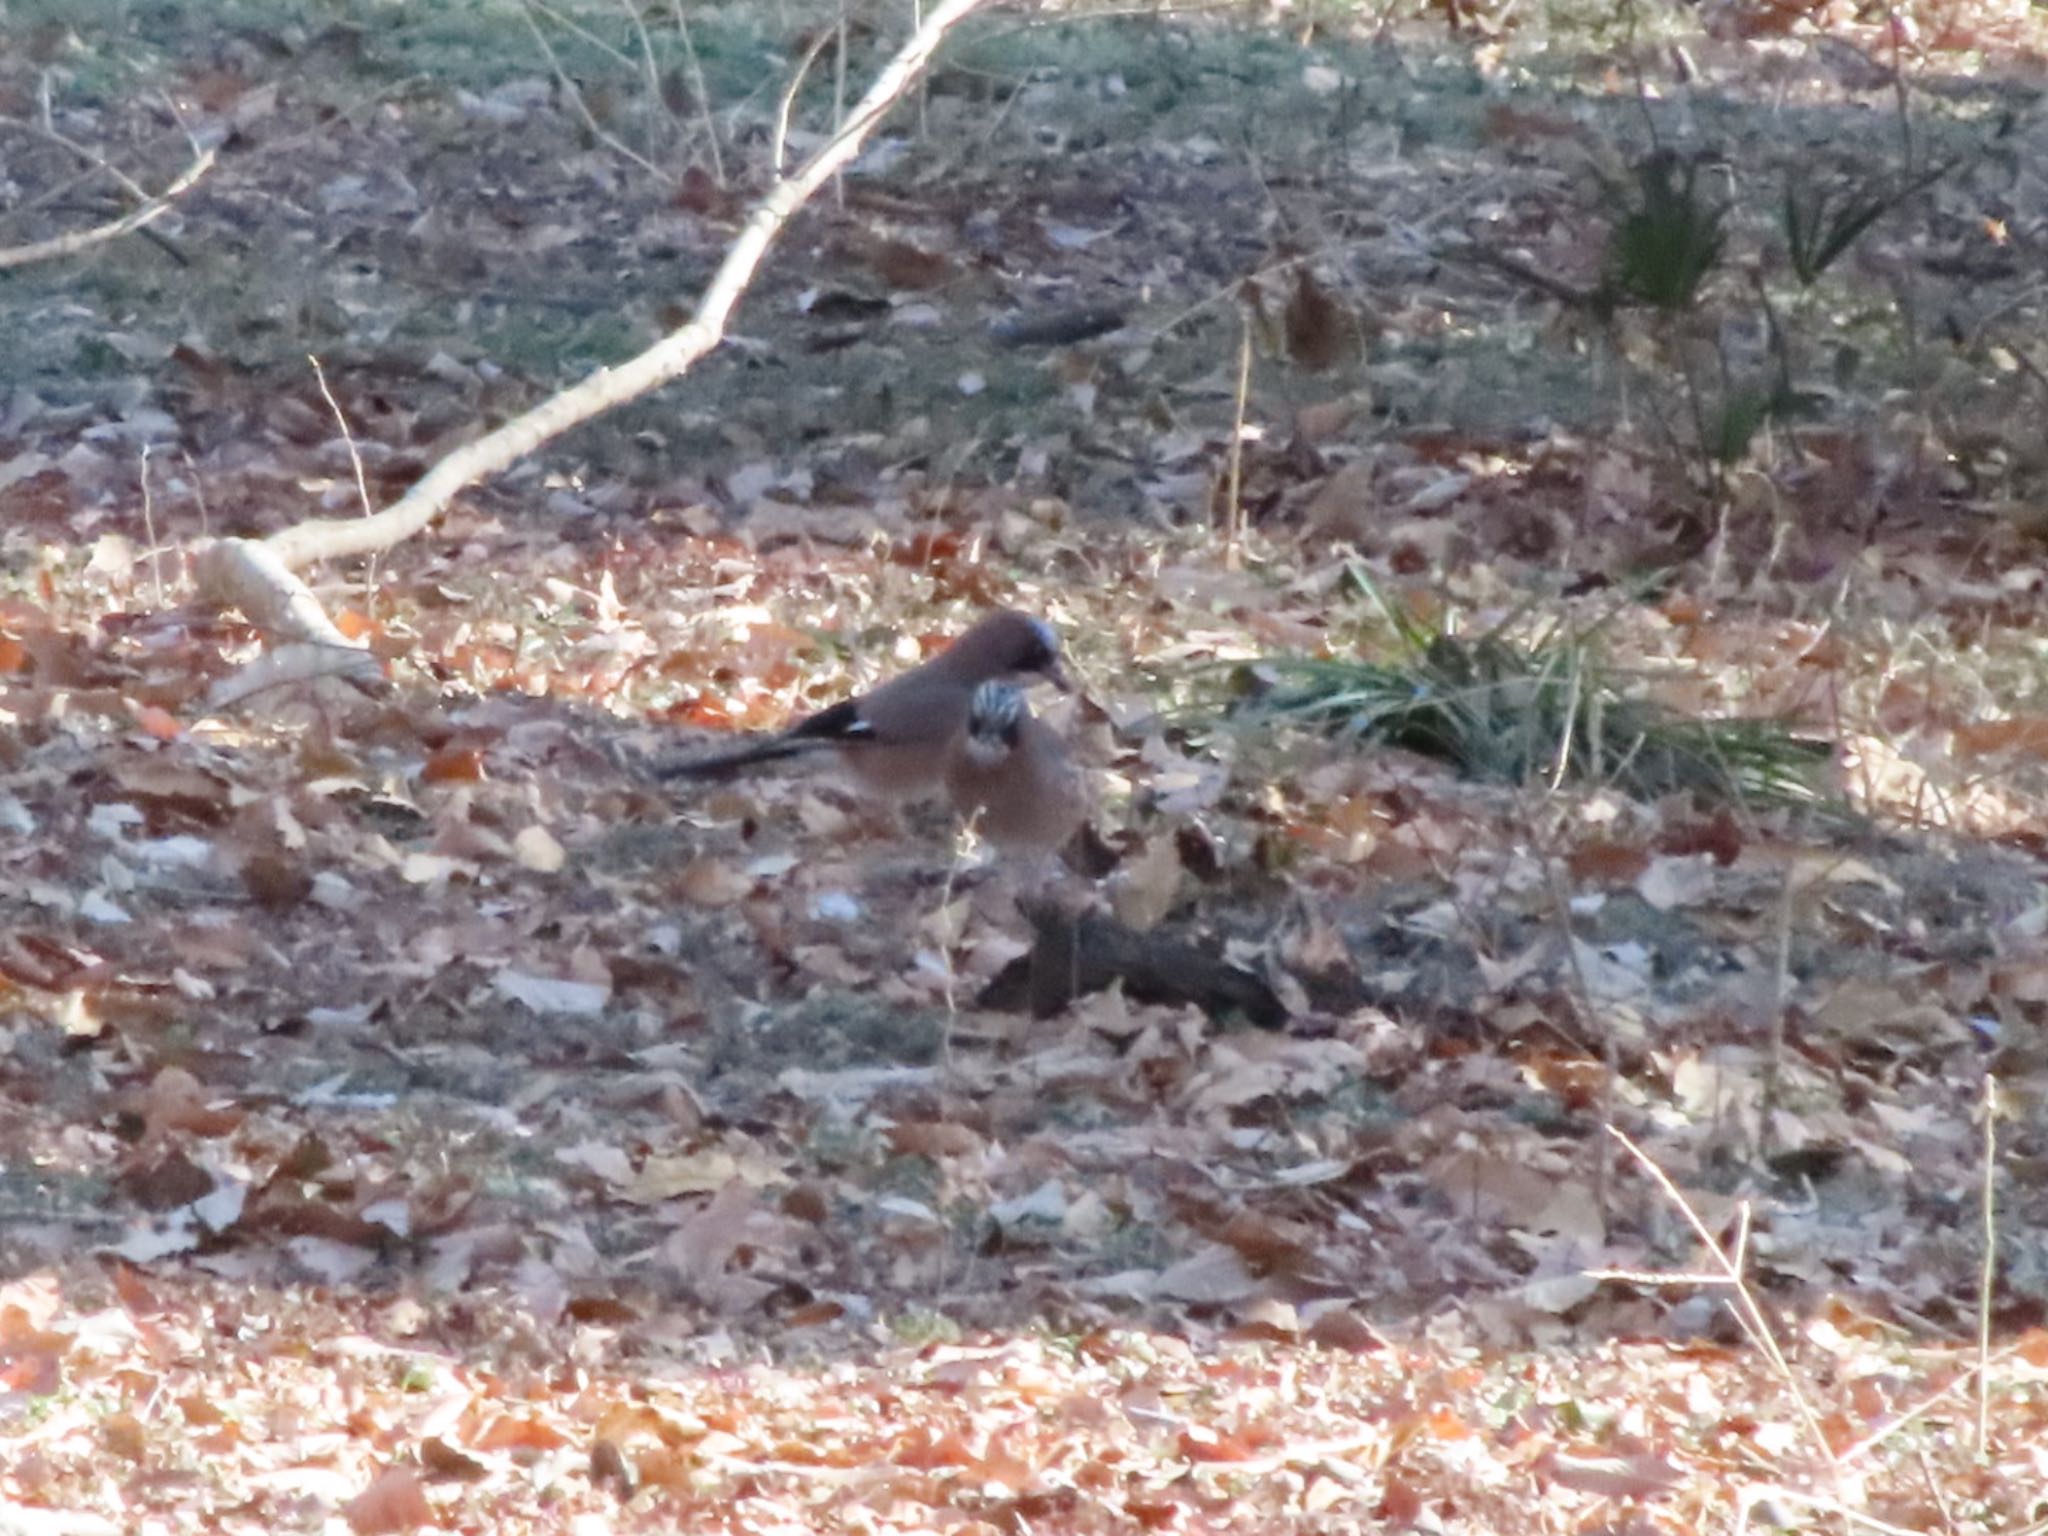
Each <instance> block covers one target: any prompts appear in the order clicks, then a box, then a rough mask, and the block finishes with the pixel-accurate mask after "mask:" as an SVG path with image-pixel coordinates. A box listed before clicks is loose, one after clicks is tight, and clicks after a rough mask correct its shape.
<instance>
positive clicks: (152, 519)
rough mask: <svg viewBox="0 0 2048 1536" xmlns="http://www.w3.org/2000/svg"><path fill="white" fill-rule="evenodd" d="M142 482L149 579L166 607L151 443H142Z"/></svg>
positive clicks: (158, 598) (139, 472) (161, 605)
mask: <svg viewBox="0 0 2048 1536" xmlns="http://www.w3.org/2000/svg"><path fill="white" fill-rule="evenodd" d="M137 477H138V478H139V479H140V480H141V482H142V531H143V532H144V533H145V534H147V535H148V536H149V579H150V585H151V586H152V587H153V588H154V589H155V592H156V605H157V607H158V608H159V609H161V608H162V607H164V552H163V547H162V546H161V545H160V544H158V543H157V541H156V504H155V502H154V501H152V500H151V497H150V490H149V444H147V443H144V444H143V445H142V462H141V464H140V466H139V467H138V470H137Z"/></svg>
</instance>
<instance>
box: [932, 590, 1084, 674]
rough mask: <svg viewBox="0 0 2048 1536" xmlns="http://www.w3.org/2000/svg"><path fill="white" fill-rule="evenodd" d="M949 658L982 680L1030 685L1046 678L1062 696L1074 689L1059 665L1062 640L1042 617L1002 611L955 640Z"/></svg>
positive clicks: (950, 648)
mask: <svg viewBox="0 0 2048 1536" xmlns="http://www.w3.org/2000/svg"><path fill="white" fill-rule="evenodd" d="M946 659H947V660H948V661H950V662H952V663H953V664H954V665H955V666H958V667H960V668H962V669H963V670H965V671H966V672H968V673H969V674H970V675H972V676H974V677H977V678H981V679H988V680H993V679H1002V680H1007V681H1012V682H1022V683H1028V682H1032V681H1034V680H1035V679H1037V678H1041V677H1042V678H1044V679H1045V680H1046V681H1047V682H1049V683H1051V684H1052V685H1053V686H1054V687H1055V688H1058V689H1059V690H1060V691H1061V692H1062V693H1069V692H1072V690H1073V684H1072V683H1071V682H1069V681H1068V680H1067V674H1066V672H1065V671H1064V670H1063V669H1062V668H1061V666H1060V637H1059V634H1058V632H1057V631H1056V630H1054V628H1053V627H1052V626H1051V625H1050V624H1048V623H1046V622H1045V620H1043V619H1041V618H1037V617H1034V616H1033V615H1031V614H1028V613H1020V612H1018V611H1017V610H1016V609H1014V608H1004V609H1000V610H998V611H997V612H995V613H992V614H990V615H989V616H988V617H987V618H985V619H983V620H982V621H981V622H980V623H979V624H977V625H975V626H974V627H973V628H972V629H970V630H968V631H967V633H966V634H964V635H962V636H961V637H960V638H959V639H958V640H955V641H954V642H953V644H952V645H951V647H949V648H948V650H947V652H946Z"/></svg>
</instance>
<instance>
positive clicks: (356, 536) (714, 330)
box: [216, 0, 985, 570]
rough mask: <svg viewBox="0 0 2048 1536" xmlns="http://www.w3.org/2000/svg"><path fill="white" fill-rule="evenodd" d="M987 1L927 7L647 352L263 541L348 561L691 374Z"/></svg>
mask: <svg viewBox="0 0 2048 1536" xmlns="http://www.w3.org/2000/svg"><path fill="white" fill-rule="evenodd" d="M984 3H985V0H942V3H940V4H939V5H936V6H934V7H933V8H932V9H931V11H930V12H929V13H928V14H927V15H926V18H925V24H924V27H923V28H922V30H920V31H919V32H918V34H917V35H916V36H915V37H912V38H910V39H908V40H907V41H906V42H905V43H904V44H903V46H902V47H901V48H899V49H898V50H897V51H896V53H895V54H894V56H892V57H891V58H890V59H889V61H888V62H887V63H886V64H884V65H883V66H882V68H881V69H880V70H879V71H878V72H877V73H876V75H875V77H874V79H873V81H872V82H871V83H870V84H869V86H868V89H867V93H866V94H865V95H863V96H862V97H861V99H860V101H859V102H857V103H856V104H855V106H854V108H853V111H852V112H851V113H850V114H848V116H847V120H846V126H845V127H844V128H843V129H842V130H841V131H840V132H839V133H838V134H836V135H835V136H834V137H833V138H831V139H830V140H828V141H827V142H826V143H825V144H823V145H821V146H820V147H819V149H818V150H817V151H816V153H814V154H813V155H811V157H810V158H809V159H808V160H806V161H805V162H804V163H803V165H802V166H800V167H799V168H798V169H797V170H796V172H795V173H794V174H792V175H790V176H788V177H786V178H782V179H780V180H778V182H777V183H776V185H775V186H774V187H772V188H771V189H769V191H768V192H767V194H766V195H765V196H763V197H762V198H761V199H760V201H759V202H758V203H756V204H755V205H754V208H753V210H752V211H751V212H750V213H749V214H748V216H747V219H746V222H745V223H744V224H743V225H742V226H741V227H740V232H739V233H738V235H736V236H735V237H734V238H733V241H732V243H731V245H729V246H728V247H727V248H726V253H725V257H724V259H723V260H722V261H721V262H720V263H719V265H718V270H717V271H716V272H715V273H714V274H713V275H712V278H711V282H710V284H709V285H708V286H707V287H706V288H705V290H704V293H703V295H702V297H700V298H699V300H698V302H697V307H696V310H695V312H694V313H693V314H692V315H691V317H690V319H689V320H688V321H687V322H686V323H685V324H683V325H681V326H679V327H677V328H676V329H675V330H673V331H671V332H669V333H668V334H667V335H666V336H664V337H662V338H661V340H659V341H657V342H656V343H655V344H654V345H653V346H651V347H648V348H646V349H645V350H644V351H641V352H639V353H637V354H636V355H634V356H633V357H629V358H627V359H626V360H625V361H623V362H621V363H617V364H613V365H611V366H608V367H604V368H599V369H597V370H596V371H595V372H593V373H592V374H591V375H590V376H589V377H587V378H585V379H583V380H581V381H580V382H578V383H576V384H573V385H571V386H570V387H569V388H567V389H565V390H562V391H561V392H560V393H558V394H555V395H552V396H550V397H549V398H548V399H546V400H544V401H542V402H541V403H540V404H539V405H537V406H535V407H534V408H533V409H532V410H530V411H527V412H526V413H525V414H523V415H521V416H518V417H515V418H514V419H513V420H511V421H509V422H506V423H505V424H504V425H503V426H501V427H498V428H496V429H495V430H493V431H491V432H488V433H486V434H485V435H484V436H482V437H480V438H477V439H476V440H475V441H474V442H470V443H467V444H465V445H464V446H462V447H461V448H458V449H456V450H455V451H454V452H452V453H450V454H447V455H446V456H444V457H443V458H441V459H439V460H438V461H436V463H435V464H434V465H433V467H432V468H431V469H429V470H428V471H427V472H426V474H424V475H422V476H421V477H420V478H419V480H417V481H416V482H414V484H413V486H412V488H411V489H410V490H408V491H407V492H406V493H405V495H403V496H402V497H400V498H399V499H398V501H397V502H395V503H394V504H393V505H391V506H389V507H387V508H385V509H384V510H383V511H382V512H379V513H378V514H377V515H376V516H375V517H373V518H357V519H347V520H343V519H337V518H313V519H309V520H307V521H306V522H302V523H299V524H296V525H295V526H293V527H290V528H285V529H282V530H280V531H279V532H277V533H274V534H271V535H270V536H269V537H268V538H267V539H264V540H263V541H261V542H262V545H263V546H264V548H265V550H266V553H267V554H268V556H269V557H270V558H271V559H272V560H273V561H275V562H277V563H279V564H281V565H282V566H283V567H284V568H285V569H287V570H290V569H293V568H295V567H299V566H303V565H306V564H309V563H311V562H312V561H315V560H335V559H345V558H347V557H348V556H350V555H357V554H364V553H367V552H369V551H370V550H373V549H387V548H389V547H390V546H391V545H393V544H396V543H398V542H400V541H401V540H404V539H408V538H411V537H413V536H414V535H415V534H418V533H420V532H421V531H423V530H425V529H426V528H428V527H430V526H432V524H433V522H434V520H435V518H437V517H438V516H439V515H440V514H441V512H442V510H443V509H444V508H446V506H447V505H448V503H449V502H450V501H451V500H453V499H454V497H455V496H456V495H458V494H459V493H460V492H462V491H463V490H465V489H467V488H468V487H469V486H471V485H473V484H474V483H475V482H476V481H478V480H480V479H482V478H484V477H485V476H488V475H493V474H496V473H498V472H499V471H501V470H503V469H505V468H507V467H509V466H510V465H512V464H514V463H517V462H518V461H519V460H520V459H522V458H524V457H525V456H526V455H527V454H529V453H531V452H533V451H534V450H535V449H536V448H538V447H540V446H541V445H542V444H543V443H547V442H551V441H552V440H553V439H555V438H556V437H558V436H560V435H561V434H562V433H564V432H566V431H568V430H569V429H570V428H572V427H575V426H578V425H580V424H581V423H583V422H585V421H588V420H589V419H590V418H591V417H593V416H596V415H598V414H599V413H601V412H603V411H606V410H609V409H611V408H612V407H614V406H616V405H619V404H621V403H623V402H624V401H627V400H631V399H634V398H636V397H637V396H639V395H642V394H645V393H646V392H647V391H648V390H651V389H654V388H656V387H657V386H659V385H661V384H665V383H667V382H668V381H669V380H670V379H674V378H677V377H680V376H681V375H682V374H684V373H686V372H688V371H689V369H690V368H691V367H692V366H693V365H694V364H695V363H696V362H697V361H698V360H699V359H700V358H702V357H703V356H705V354H707V353H708V352H710V351H711V350H712V349H713V348H714V347H716V346H717V345H718V344H719V343H720V342H721V341H722V340H723V339H724V337H725V328H726V325H727V322H728V321H729V320H730V319H731V316H732V312H733V310H734V309H735V308H737V307H738V305H739V302H740V300H741V298H742V297H743V296H744V295H745V294H746V291H747V288H748V286H749V285H750V284H751V283H752V282H753V279H754V274H755V272H756V270H757V269H758V268H759V267H760V265H761V262H762V260H763V258H765V257H766V256H767V254H768V249H769V247H770V246H772V245H773V244H774V243H775V241H776V239H777V238H778V237H779V236H780V235H781V234H782V232H783V230H784V229H785V228H786V227H787V226H788V224H789V221H790V220H791V219H792V218H793V217H794V216H795V214H796V212H797V210H798V209H799V208H801V207H802V206H803V204H804V203H805V202H806V201H807V200H808V199H809V198H810V197H811V196H812V195H813V194H815V193H816V192H817V191H818V189H819V188H820V187H822V186H823V185H824V184H825V183H826V182H827V181H829V180H830V179H831V178H832V176H833V175H834V174H835V173H836V172H837V171H838V170H839V168H840V167H841V166H843V165H845V164H846V163H847V162H848V161H849V160H851V159H852V158H853V157H854V156H855V155H857V154H859V153H860V149H861V146H862V145H863V144H864V143H866V141H867V138H868V135H869V134H870V133H872V132H873V131H874V129H875V127H876V125H877V124H879V123H880V122H881V121H882V119H883V118H884V117H886V116H887V115H888V113H889V112H890V110H891V109H892V108H893V107H894V106H895V105H896V103H897V102H898V100H899V99H900V98H901V97H902V95H903V93H904V92H905V91H906V90H907V89H909V86H910V83H911V81H912V80H914V79H915V78H916V77H917V75H918V73H919V72H920V71H921V70H923V69H924V67H925V65H926V64H927V63H928V62H929V61H930V59H931V57H932V55H933V54H934V53H935V52H936V51H937V50H938V47H939V45H940V44H941V43H942V42H944V41H945V39H946V36H947V34H948V33H950V32H951V31H952V30H953V28H954V27H956V26H957V25H959V23H960V22H961V20H962V19H964V18H965V17H967V16H968V15H970V14H972V13H973V12H974V11H975V10H977V9H979V8H980V6H981V5H982V4H984ZM230 542H232V541H230ZM216 547H218V546H216Z"/></svg>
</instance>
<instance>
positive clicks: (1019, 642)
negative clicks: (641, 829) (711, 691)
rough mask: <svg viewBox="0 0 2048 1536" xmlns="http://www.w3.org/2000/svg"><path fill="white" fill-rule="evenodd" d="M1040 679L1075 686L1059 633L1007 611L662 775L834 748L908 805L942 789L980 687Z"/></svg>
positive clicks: (872, 785)
mask: <svg viewBox="0 0 2048 1536" xmlns="http://www.w3.org/2000/svg"><path fill="white" fill-rule="evenodd" d="M1039 677H1043V678H1045V679H1046V680H1047V681H1048V682H1051V683H1052V684H1053V685H1054V686H1055V687H1058V688H1060V689H1061V690H1062V691H1064V690H1066V689H1067V688H1069V687H1070V686H1071V685H1070V684H1069V683H1068V682H1067V677H1066V674H1065V673H1064V672H1062V671H1061V670H1060V661H1059V636H1058V635H1056V634H1054V633H1053V629H1052V626H1051V625H1050V624H1048V623H1046V622H1045V620H1043V619H1037V618H1033V617H1032V616H1031V615H1029V614H1025V613H1019V612H1017V611H1016V610H1015V609H1013V608H1004V609H999V610H998V611H996V612H995V613H992V614H990V615H989V616H988V617H987V618H985V619H983V620H981V622H980V623H978V624H976V625H975V626H974V627H973V628H972V629H970V630H968V631H967V633H966V634H964V635H962V636H960V638H959V639H957V640H955V641H954V642H953V643H952V644H951V645H949V646H947V647H946V648H945V649H944V650H943V651H941V652H939V654H938V655H936V656H934V657H933V658H932V659H931V660H930V661H928V662H926V663H924V665H922V666H919V667H913V668H911V670H910V671H908V672H906V673H904V674H903V675H902V676H901V677H894V678H891V679H890V680H889V681H888V682H886V683H884V684H882V685H881V687H879V688H876V689H875V690H874V691H873V692H871V693H863V694H858V695H856V696H855V697H853V698H850V699H846V700H843V701H842V702H840V703H838V704H834V705H833V706H832V707H831V708H830V709H825V710H820V711H819V712H818V713H817V714H815V715H811V716H808V717H806V718H805V719H802V720H799V721H798V722H797V723H796V724H795V725H793V726H791V727H790V728H789V729H788V730H786V731H783V732H782V733H781V734H779V735H776V736H772V737H770V738H769V739H768V740H766V741H762V742H757V743H755V744H754V745H752V746H748V747H740V748H738V749H736V750H734V751H731V752H722V753H719V754H717V755H716V756H713V757H704V758H698V759H697V760H696V761H694V762H685V763H673V764H670V765H668V766H666V767H663V768H659V769H656V770H655V773H656V776H657V777H659V778H664V779H673V778H692V779H704V778H724V777H726V776H727V775H730V774H733V773H737V772H738V771H740V770H741V769H743V768H750V767H752V766H753V765H754V764H756V763H768V762H775V761H777V760H779V759H782V758H786V757H802V756H808V755H810V754H812V753H816V752H821V751H826V750H828V749H829V750H832V751H836V752H837V753H838V755H839V759H840V761H841V762H842V763H844V764H845V765H846V767H847V769H848V770H849V771H850V772H851V773H852V775H853V776H854V778H855V779H856V780H857V781H858V782H859V783H860V784H861V785H862V787H863V788H866V789H868V790H870V791H872V792H874V793H877V794H881V795H885V796H889V797H892V798H896V799H907V798H910V797H912V796H916V795H920V794H926V793H930V792H932V791H934V790H936V789H938V788H939V787H940V786H941V785H942V784H943V782H944V780H945V777H946V768H947V763H948V760H949V758H950V757H951V756H952V754H953V753H954V751H955V748H956V747H957V745H958V743H959V741H960V739H961V734H962V732H963V731H965V730H966V729H967V724H968V715H969V706H970V703H971V701H972V699H973V698H974V692H975V690H976V689H977V688H979V687H981V685H982V684H984V683H990V682H999V681H1007V680H1018V681H1030V680H1032V679H1034V678H1039ZM1019 702H1021V697H1020V700H1019ZM1041 729H1042V727H1041ZM1055 739H1057V738H1055Z"/></svg>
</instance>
